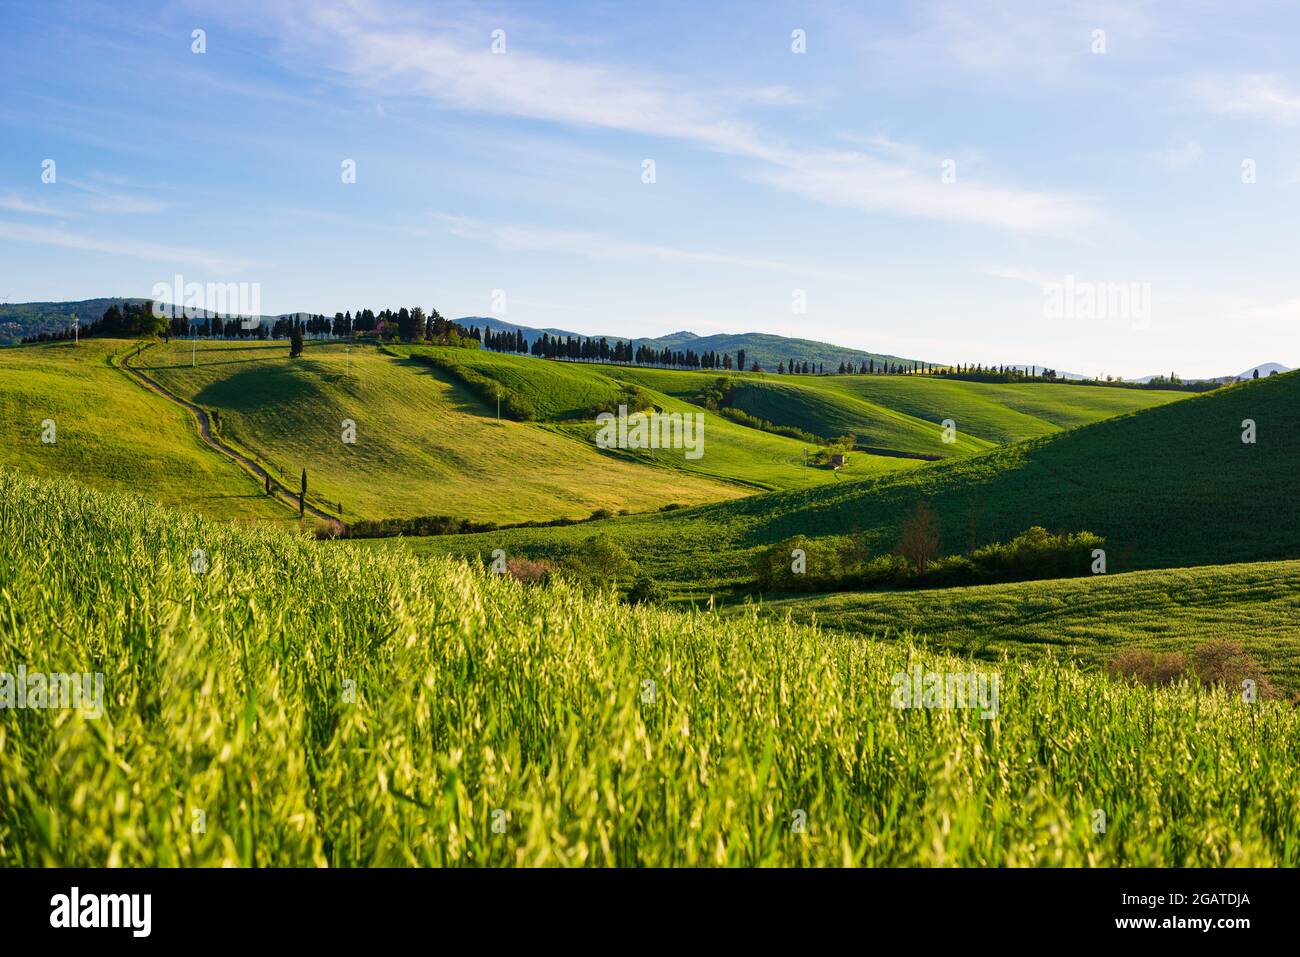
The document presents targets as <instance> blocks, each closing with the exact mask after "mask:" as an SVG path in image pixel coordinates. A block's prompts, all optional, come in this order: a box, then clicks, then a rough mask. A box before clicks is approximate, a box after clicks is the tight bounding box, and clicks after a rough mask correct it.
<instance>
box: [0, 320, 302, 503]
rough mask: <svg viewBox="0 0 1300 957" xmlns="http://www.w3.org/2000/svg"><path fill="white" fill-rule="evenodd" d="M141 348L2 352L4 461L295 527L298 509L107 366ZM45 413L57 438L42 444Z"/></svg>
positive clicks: (90, 343)
mask: <svg viewBox="0 0 1300 957" xmlns="http://www.w3.org/2000/svg"><path fill="white" fill-rule="evenodd" d="M135 348H136V344H135V343H133V342H128V341H125V340H120V339H88V340H83V341H82V342H81V343H80V345H75V346H74V345H72V344H71V343H55V344H50V345H38V346H23V347H14V348H6V349H0V465H8V466H13V467H16V468H21V469H23V470H24V471H28V472H32V473H34V474H37V475H47V476H56V475H65V476H70V477H72V478H75V479H76V480H77V481H79V482H83V483H85V484H87V485H90V486H94V487H99V488H109V489H116V490H119V491H125V492H131V493H134V494H136V495H140V496H143V497H145V498H150V499H154V500H156V501H161V502H166V503H168V504H173V505H179V506H182V507H185V508H189V509H193V510H194V511H197V512H200V513H202V514H205V515H210V516H214V517H222V518H233V519H240V520H256V521H262V522H275V523H291V522H293V523H296V521H297V516H296V515H295V514H294V513H293V512H291V511H290V510H289V509H286V508H285V507H283V506H281V505H277V504H275V503H274V502H273V501H271V500H270V499H269V498H267V497H266V496H265V495H263V494H261V490H260V489H259V488H258V486H257V483H256V481H255V480H254V479H253V478H251V477H250V476H248V475H247V474H246V473H244V472H243V471H241V470H240V469H239V467H238V466H236V465H234V464H233V463H231V462H228V461H226V460H224V459H222V458H221V457H220V456H219V455H217V454H216V453H215V452H213V451H212V450H211V449H210V448H208V447H207V446H206V445H204V444H203V443H202V441H201V440H200V439H199V437H198V432H197V431H196V428H195V423H194V420H193V418H192V417H191V416H190V414H189V413H188V412H186V411H184V410H183V409H180V408H178V407H177V406H175V405H173V404H171V403H169V402H168V401H167V400H165V399H163V398H161V397H159V396H156V395H152V394H150V393H149V392H147V391H145V390H144V389H142V388H141V387H140V386H139V385H138V384H137V383H135V382H133V381H132V380H131V379H130V378H128V377H127V375H126V373H124V372H122V371H121V370H119V369H116V368H114V367H113V366H112V365H111V364H110V361H109V360H110V358H111V357H112V356H114V355H116V354H119V353H124V352H127V351H128V350H129V351H134V350H135ZM47 419H48V420H51V421H52V422H53V423H54V432H53V438H54V439H55V441H54V442H52V443H46V442H42V440H41V439H42V433H43V431H44V427H43V426H42V423H43V422H44V421H46V420H47Z"/></svg>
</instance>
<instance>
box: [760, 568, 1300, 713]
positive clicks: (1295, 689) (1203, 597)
mask: <svg viewBox="0 0 1300 957" xmlns="http://www.w3.org/2000/svg"><path fill="white" fill-rule="evenodd" d="M761 608H762V611H763V613H764V614H768V615H773V616H776V617H783V616H785V615H786V614H789V615H790V616H791V617H792V618H793V619H794V620H796V621H800V622H811V621H814V620H815V621H817V622H820V623H821V624H823V625H825V626H827V627H831V628H834V629H835V630H837V631H842V632H848V633H852V634H860V635H875V636H884V635H888V634H891V633H892V634H908V633H910V634H914V635H916V636H918V638H919V639H921V640H924V642H925V643H926V644H927V645H928V646H930V647H932V648H935V649H938V650H942V651H949V652H957V653H961V654H970V655H975V656H977V657H979V658H983V659H986V660H988V659H992V660H996V659H997V658H999V657H1001V656H1002V655H1004V654H1007V655H1012V656H1017V655H1027V656H1040V655H1043V654H1045V653H1048V652H1051V653H1054V654H1056V655H1058V656H1060V657H1062V658H1073V659H1075V660H1077V661H1078V662H1080V663H1081V664H1082V665H1084V666H1086V667H1092V668H1097V667H1100V666H1103V665H1105V664H1106V663H1107V662H1109V661H1110V660H1111V659H1113V658H1114V656H1115V654H1116V652H1117V651H1118V650H1119V649H1121V648H1134V647H1136V648H1149V649H1152V650H1155V651H1161V652H1169V651H1178V652H1188V651H1191V650H1192V649H1194V648H1195V647H1196V646H1198V645H1201V644H1204V643H1206V642H1210V641H1214V640H1229V641H1234V642H1238V643H1240V644H1241V645H1243V646H1244V647H1245V648H1246V650H1247V651H1249V652H1251V653H1252V654H1253V655H1254V656H1255V658H1256V659H1258V660H1259V661H1261V662H1264V663H1265V666H1266V668H1267V670H1268V673H1269V674H1270V675H1271V676H1272V678H1274V679H1275V680H1276V682H1277V684H1278V685H1279V686H1280V687H1281V688H1282V689H1283V690H1285V691H1286V692H1288V693H1290V694H1297V693H1300V562H1296V561H1290V562H1243V563H1241V564H1237V565H1205V566H1201V567H1198V568H1171V569H1160V570H1155V571H1144V572H1130V573H1128V574H1120V575H1097V576H1093V577H1089V578H1067V579H1059V580H1055V581H1035V582H1014V583H1010V584H1001V585H979V586H974V587H970V588H936V589H926V590H915V591H913V590H907V591H880V592H842V593H838V594H828V595H799V596H790V597H787V598H777V599H775V600H773V599H768V600H766V601H764V602H763V603H762V606H761Z"/></svg>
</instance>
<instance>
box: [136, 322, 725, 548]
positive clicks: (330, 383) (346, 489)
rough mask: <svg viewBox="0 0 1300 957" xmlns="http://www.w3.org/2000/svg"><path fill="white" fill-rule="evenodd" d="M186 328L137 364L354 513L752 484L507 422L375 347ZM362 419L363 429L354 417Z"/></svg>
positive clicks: (659, 497) (512, 517)
mask: <svg viewBox="0 0 1300 957" xmlns="http://www.w3.org/2000/svg"><path fill="white" fill-rule="evenodd" d="M191 348H192V347H191V343H189V342H177V341H173V342H172V343H171V344H170V345H156V346H153V347H152V348H150V349H148V350H146V351H145V352H144V353H143V354H142V355H141V357H140V358H139V360H137V361H136V363H135V364H136V366H137V367H138V368H140V369H142V370H144V371H146V372H148V373H149V374H150V375H151V376H153V377H154V378H156V379H157V380H158V381H159V382H160V383H162V384H163V385H164V386H166V387H167V388H168V389H170V390H171V391H173V392H174V393H176V394H177V395H179V396H181V397H182V398H185V399H189V400H190V401H192V402H195V403H196V404H198V405H200V406H202V407H203V408H205V409H208V410H211V411H215V412H216V413H217V415H218V416H219V419H220V424H221V434H222V436H223V437H224V438H226V439H228V440H232V441H233V442H235V443H237V444H238V445H240V446H241V447H243V448H245V449H247V450H249V451H250V452H251V453H252V454H253V455H255V456H256V457H257V458H258V459H259V461H262V462H265V463H267V464H268V465H270V466H272V467H273V469H275V468H280V467H283V469H284V472H285V475H286V476H287V477H288V478H289V479H291V480H292V479H296V478H297V476H298V475H299V472H300V471H301V470H302V469H304V468H305V469H306V470H307V473H308V481H309V486H310V488H311V490H312V492H313V493H314V494H315V495H317V496H318V497H320V498H322V499H324V500H326V501H331V502H342V503H343V508H344V512H343V516H344V520H345V521H346V520H354V519H356V518H359V517H360V518H371V519H375V518H389V517H404V516H412V515H451V516H455V517H458V518H471V519H475V520H479V521H484V520H490V521H497V522H510V521H525V520H529V519H550V518H559V517H567V518H585V517H586V516H588V515H590V514H591V513H592V512H593V511H595V510H596V509H600V508H606V509H610V510H614V511H617V510H621V509H628V510H631V511H646V510H651V509H655V508H658V507H660V506H662V505H665V504H668V503H670V502H680V503H696V502H701V501H717V500H719V499H726V498H732V497H735V496H737V495H740V494H742V492H743V490H742V489H741V488H739V487H736V486H734V485H730V484H724V483H721V482H717V481H711V480H709V479H707V478H703V477H698V476H694V475H686V474H681V473H675V472H663V471H658V470H653V469H650V468H648V467H646V466H644V465H640V464H637V463H634V462H629V461H622V460H620V459H618V458H615V457H611V456H607V455H603V454H601V453H600V452H599V451H598V450H597V449H596V448H595V447H594V446H592V445H591V444H590V443H580V442H577V441H574V440H573V439H571V438H568V437H565V436H563V435H558V434H556V433H554V432H551V431H548V430H546V429H544V428H540V427H538V426H536V425H532V424H527V423H519V422H511V421H508V420H502V421H501V422H498V421H496V419H495V418H494V417H493V416H492V414H491V413H489V410H488V409H487V408H486V407H485V406H484V405H483V404H482V403H481V402H480V401H479V400H478V399H477V398H475V397H474V396H473V395H472V394H471V393H469V392H468V391H466V390H465V388H464V387H463V386H461V385H460V384H459V383H458V382H456V381H455V380H454V379H453V378H452V377H450V376H448V375H446V374H445V373H442V372H440V371H439V370H436V369H432V368H430V367H428V366H425V365H422V364H419V363H417V362H413V361H411V360H409V359H407V360H403V359H400V358H397V357H395V356H392V355H388V354H386V353H382V352H380V351H378V350H377V349H376V348H374V347H368V346H353V347H351V349H350V351H349V350H348V347H346V346H343V345H331V344H321V343H311V344H309V346H308V348H307V350H306V352H305V353H304V355H303V356H302V357H300V358H298V359H290V358H289V347H288V344H287V343H284V342H275V341H268V342H201V343H199V344H198V346H197V352H196V356H197V358H196V360H195V361H196V364H195V365H194V366H191V365H190V362H191ZM345 420H350V421H352V422H353V423H354V424H355V427H356V432H355V438H356V441H355V442H354V443H345V442H344V441H343V428H344V426H343V423H344V421H345Z"/></svg>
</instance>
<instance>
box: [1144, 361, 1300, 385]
mask: <svg viewBox="0 0 1300 957" xmlns="http://www.w3.org/2000/svg"><path fill="white" fill-rule="evenodd" d="M1256 371H1258V372H1259V377H1260V378H1261V379H1262V378H1264V377H1265V376H1268V375H1272V374H1273V373H1278V374H1279V375H1280V374H1281V373H1283V372H1290V371H1291V370H1290V369H1288V368H1287V367H1286V366H1284V365H1282V363H1280V362H1265V363H1263V364H1262V365H1257V366H1251V367H1250V368H1249V369H1247V370H1246V371H1245V372H1239V373H1237V375H1221V376H1215V377H1214V378H1213V379H1211V380H1210V381H1211V382H1235V381H1236V380H1237V379H1253V378H1254V377H1255V372H1256ZM1154 378H1156V377H1155V376H1153V375H1144V376H1143V377H1142V378H1140V379H1130V380H1128V381H1130V382H1150V381H1151V380H1152V379H1154Z"/></svg>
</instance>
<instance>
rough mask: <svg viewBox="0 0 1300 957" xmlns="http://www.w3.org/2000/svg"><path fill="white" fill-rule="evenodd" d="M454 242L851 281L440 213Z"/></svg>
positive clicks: (772, 264) (766, 262) (791, 267)
mask: <svg viewBox="0 0 1300 957" xmlns="http://www.w3.org/2000/svg"><path fill="white" fill-rule="evenodd" d="M435 218H436V219H437V220H438V221H439V222H441V223H442V224H443V225H444V226H445V227H446V229H447V230H448V231H449V232H450V233H452V234H453V235H455V236H459V237H461V238H462V239H469V240H473V241H476V242H484V243H488V244H490V245H492V246H495V247H496V248H497V249H501V250H505V251H510V252H515V251H526V252H558V253H569V254H572V255H577V256H583V257H586V258H588V259H605V260H638V259H640V260H646V259H649V260H657V261H659V262H695V263H705V264H708V265H714V266H730V267H737V268H742V269H761V270H766V271H769V272H781V273H792V274H796V275H803V276H818V277H823V278H836V279H850V278H852V277H849V276H842V275H837V274H835V273H830V272H827V271H826V270H823V269H818V268H816V267H813V266H805V265H801V264H799V263H789V262H781V261H778V260H772V259H757V258H753V257H748V256H733V255H728V254H725V253H711V252H701V251H698V250H693V249H680V248H677V247H674V246H663V245H656V244H654V243H639V242H628V241H626V240H622V239H618V238H616V237H613V236H608V235H604V234H602V233H596V232H588V231H584V230H568V229H554V228H551V227H547V226H536V225H530V224H519V223H487V222H483V221H482V220H478V219H471V218H468V217H464V216H449V215H446V214H442V213H439V214H437V215H436V217H435Z"/></svg>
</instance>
